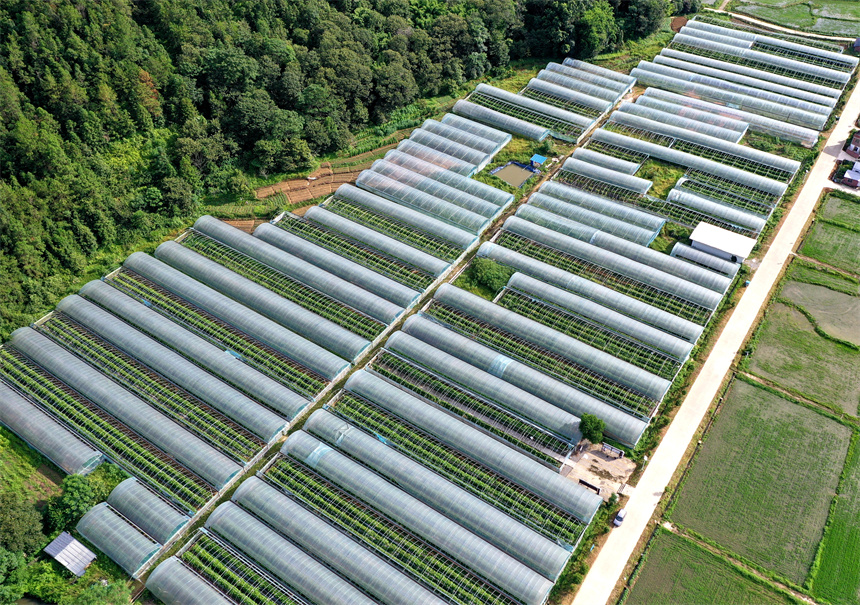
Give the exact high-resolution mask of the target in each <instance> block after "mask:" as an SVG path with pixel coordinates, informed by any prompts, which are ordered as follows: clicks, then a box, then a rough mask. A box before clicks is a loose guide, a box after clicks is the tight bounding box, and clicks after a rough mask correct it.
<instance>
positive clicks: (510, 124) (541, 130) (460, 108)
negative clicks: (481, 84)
mask: <svg viewBox="0 0 860 605" xmlns="http://www.w3.org/2000/svg"><path fill="white" fill-rule="evenodd" d="M452 111H453V112H454V113H455V114H457V115H459V116H463V117H465V118H469V119H471V120H475V121H477V122H481V123H483V124H486V125H488V126H491V127H493V128H498V129H500V130H504V131H506V132H510V133H512V134H516V135H519V136H521V137H525V138H527V139H532V140H533V141H543V140H544V139H546V138H547V137H548V136H549V135H550V131H549V128H545V127H543V126H538V125H537V124H532V123H531V122H527V121H526V120H521V119H520V118H515V117H514V116H509V115H507V114H505V113H502V112H501V111H496V110H495V109H490V108H489V107H484V106H483V105H478V104H477V103H472V102H470V101H464V100H463V99H460V100H459V101H457V102H456V103H454V109H452ZM397 148H398V149H400V146H398V147H397ZM403 151H406V150H405V149H404V150H403ZM407 153H408V152H407Z"/></svg>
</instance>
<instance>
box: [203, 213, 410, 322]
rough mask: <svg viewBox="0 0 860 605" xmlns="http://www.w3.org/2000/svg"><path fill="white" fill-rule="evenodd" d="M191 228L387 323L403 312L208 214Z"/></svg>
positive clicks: (393, 305)
mask: <svg viewBox="0 0 860 605" xmlns="http://www.w3.org/2000/svg"><path fill="white" fill-rule="evenodd" d="M194 229H195V230H196V231H198V232H200V233H203V234H204V235H208V236H209V237H211V238H213V239H215V240H217V241H219V242H221V243H223V244H226V245H227V246H229V247H231V248H233V249H234V250H237V251H239V252H241V253H243V254H246V255H248V256H250V257H251V258H253V259H255V260H257V261H259V262H261V263H263V264H265V265H268V266H269V267H272V268H273V269H276V270H277V271H279V272H281V273H283V274H284V275H287V276H289V277H291V278H293V279H295V280H297V281H299V282H301V283H302V284H304V285H306V286H308V287H310V288H313V289H314V290H316V291H317V292H321V293H323V294H325V295H327V296H330V297H331V298H333V299H335V300H338V301H340V302H341V303H343V304H345V305H349V306H350V307H352V308H353V309H356V310H358V311H360V312H362V313H364V314H366V315H369V316H370V317H373V318H374V319H377V320H379V321H382V322H385V323H391V322H392V321H394V320H395V319H397V317H398V316H399V315H400V314H401V313H402V312H403V307H399V306H397V305H395V304H393V303H391V302H389V301H387V300H385V299H384V298H380V297H379V296H377V295H376V294H373V293H371V292H368V291H366V290H363V289H362V288H358V287H356V286H355V285H354V284H351V283H349V282H347V281H346V280H343V279H341V278H339V277H337V276H335V275H331V274H328V273H325V272H324V271H320V270H319V267H314V266H313V265H311V264H310V263H308V262H306V261H303V260H302V259H300V258H297V257H295V256H292V255H291V254H288V253H286V252H284V251H283V250H281V249H280V248H276V247H275V246H272V245H271V244H267V243H266V242H264V241H262V240H260V239H258V238H255V237H254V236H252V235H250V234H248V233H245V232H244V231H242V230H241V229H237V228H236V227H232V226H230V225H228V224H227V223H225V222H223V221H219V220H218V219H216V218H213V217H211V216H202V217H200V218H199V219H197V221H196V222H195V223H194Z"/></svg>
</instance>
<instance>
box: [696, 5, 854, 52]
mask: <svg viewBox="0 0 860 605" xmlns="http://www.w3.org/2000/svg"><path fill="white" fill-rule="evenodd" d="M729 2H730V0H724V1H723V3H722V4H720V8H709V9H707V10H708V11H709V12H712V13H724V14H726V15H731V17H732V19H737V20H738V21H743V22H744V23H749V24H750V25H755V26H756V27H761V28H763V29H770V30H773V31H775V32H782V33H784V34H792V35H795V36H804V37H806V38H816V39H818V40H829V41H832V42H854V38H846V37H843V36H827V35H825V34H814V33H811V32H808V31H798V30H796V29H789V28H787V27H782V26H781V25H776V24H774V23H770V22H769V21H761V20H759V19H756V18H754V17H747V16H746V15H741V14H738V13H730V12H728V11H726V10H723V9H724V8H725V7H726V5H727V4H728V3H729Z"/></svg>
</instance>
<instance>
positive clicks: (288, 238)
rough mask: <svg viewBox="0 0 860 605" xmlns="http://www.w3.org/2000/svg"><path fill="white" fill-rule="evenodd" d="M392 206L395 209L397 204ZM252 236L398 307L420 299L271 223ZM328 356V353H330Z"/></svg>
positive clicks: (408, 289)
mask: <svg viewBox="0 0 860 605" xmlns="http://www.w3.org/2000/svg"><path fill="white" fill-rule="evenodd" d="M344 187H346V185H341V186H340V188H339V189H338V192H340V190H341V189H343V188H344ZM350 187H352V186H351V185H350ZM353 189H356V188H353ZM359 191H360V190H359ZM374 197H375V196H374ZM350 199H354V198H353V196H350ZM394 205H395V206H396V204H394ZM459 231H461V230H459ZM464 233H465V232H464ZM254 237H257V238H259V239H261V240H263V241H264V242H267V243H269V244H272V245H273V246H276V247H278V248H280V249H281V250H284V251H286V252H289V253H290V254H292V255H293V256H297V257H298V258H301V259H302V260H304V261H307V262H309V263H311V264H312V265H314V266H316V267H319V268H320V269H323V270H324V271H328V272H329V273H331V274H332V275H337V276H338V277H340V278H341V279H345V280H346V281H348V282H351V283H354V284H355V285H357V286H359V287H361V288H364V289H365V290H368V291H370V292H374V293H376V294H378V295H379V296H381V297H382V298H384V299H386V300H390V301H391V302H393V303H395V304H396V305H399V306H401V307H404V308H405V307H408V306H410V305H411V304H412V303H413V302H415V300H416V299H417V298H418V296H420V293H419V292H418V291H416V290H413V289H412V288H409V287H407V286H404V285H402V284H400V283H398V282H396V281H394V280H392V279H389V278H387V277H385V276H384V275H380V274H379V273H376V272H375V271H371V270H370V269H368V268H367V267H363V266H361V265H359V264H358V263H355V262H352V261H350V260H348V259H345V258H343V257H342V256H339V255H337V254H335V253H334V252H331V251H329V250H326V249H325V248H322V247H320V246H317V245H316V244H313V243H311V242H309V241H307V240H305V239H303V238H301V237H299V236H297V235H293V234H292V233H287V232H286V231H284V230H283V229H279V228H278V227H275V226H274V225H272V224H270V223H263V224H262V225H260V226H259V227H257V229H256V230H255V231H254ZM469 237H470V238H472V239H474V238H475V236H474V235H469ZM329 355H331V354H330V353H329ZM311 367H312V366H311ZM341 369H343V367H341ZM338 372H340V370H339V371H338Z"/></svg>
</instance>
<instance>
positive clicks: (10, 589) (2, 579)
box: [0, 548, 25, 605]
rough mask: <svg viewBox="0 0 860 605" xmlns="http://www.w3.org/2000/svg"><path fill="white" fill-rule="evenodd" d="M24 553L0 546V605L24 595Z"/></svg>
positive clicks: (9, 602) (13, 601) (8, 604)
mask: <svg viewBox="0 0 860 605" xmlns="http://www.w3.org/2000/svg"><path fill="white" fill-rule="evenodd" d="M24 563H25V561H24V555H23V554H22V553H20V552H10V551H8V550H6V549H4V548H0V605H11V604H12V603H15V602H16V601H17V600H18V599H20V598H21V597H23V596H24V583H23V577H22V576H23V573H22V572H23V571H24Z"/></svg>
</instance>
